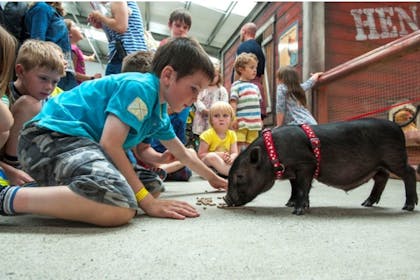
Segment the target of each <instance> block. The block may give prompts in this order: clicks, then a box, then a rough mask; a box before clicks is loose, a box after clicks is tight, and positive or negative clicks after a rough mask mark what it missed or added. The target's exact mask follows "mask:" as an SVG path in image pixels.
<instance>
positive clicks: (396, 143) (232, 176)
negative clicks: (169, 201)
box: [224, 119, 418, 215]
mask: <svg viewBox="0 0 420 280" xmlns="http://www.w3.org/2000/svg"><path fill="white" fill-rule="evenodd" d="M311 127H312V129H313V131H314V132H315V134H316V136H317V137H318V138H319V140H320V149H321V159H320V170H319V171H320V173H319V177H318V178H317V180H318V181H319V182H321V183H324V184H326V185H330V186H333V187H336V188H339V189H342V190H344V191H349V190H351V189H354V188H356V187H358V186H360V185H361V184H363V183H365V182H367V181H368V180H369V179H371V178H373V180H374V186H373V189H372V191H371V193H370V195H369V197H368V198H367V199H366V200H365V201H364V202H363V203H362V205H363V206H367V207H369V206H372V205H373V204H374V203H378V202H379V199H380V197H381V194H382V192H383V190H384V188H385V185H386V182H387V180H388V178H389V172H392V173H394V174H396V175H397V176H399V177H401V179H402V180H403V181H404V185H405V193H406V201H405V205H404V207H403V209H404V210H408V211H412V210H413V209H414V207H415V204H417V202H418V198H417V191H416V175H415V170H414V168H412V167H411V166H409V165H408V163H407V152H406V148H405V139H404V134H403V132H402V130H401V128H400V127H399V126H398V125H396V124H395V123H393V122H391V121H387V120H379V119H362V120H356V121H348V122H336V123H329V124H323V125H315V126H311ZM272 137H273V140H274V146H275V148H276V151H277V156H278V158H279V160H280V162H281V163H282V164H283V165H284V174H283V177H282V179H289V181H290V183H291V186H292V193H291V196H290V199H289V201H288V202H287V204H286V205H287V206H289V207H294V211H293V214H297V215H302V214H304V211H305V209H306V208H308V207H309V191H310V188H311V184H312V180H313V176H314V172H315V170H316V166H317V160H316V158H315V156H314V153H313V150H312V146H311V144H310V142H309V139H308V137H307V136H306V134H305V133H304V131H303V130H302V128H301V127H299V126H283V127H280V128H275V129H273V131H272ZM275 179H276V177H275V172H274V167H273V165H272V163H271V161H270V159H269V157H268V154H267V150H266V148H265V146H264V140H263V138H262V137H259V138H258V139H257V140H255V141H254V142H253V143H252V144H251V145H250V146H249V147H248V148H247V149H246V150H244V151H243V152H242V153H241V154H240V155H239V156H238V157H237V158H236V160H235V161H234V163H233V165H232V167H231V169H230V172H229V178H228V180H229V184H228V191H227V194H226V196H225V197H224V200H225V202H226V204H227V205H228V206H239V205H243V204H246V203H248V202H249V201H251V200H253V199H254V198H255V197H256V196H257V195H258V194H260V193H262V192H265V191H267V190H269V189H270V188H271V187H272V186H273V184H274V181H275Z"/></svg>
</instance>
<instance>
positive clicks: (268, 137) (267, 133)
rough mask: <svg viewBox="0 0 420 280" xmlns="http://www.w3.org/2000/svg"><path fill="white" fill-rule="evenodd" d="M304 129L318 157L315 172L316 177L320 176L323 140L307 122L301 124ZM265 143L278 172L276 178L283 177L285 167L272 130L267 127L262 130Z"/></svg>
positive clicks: (275, 170)
mask: <svg viewBox="0 0 420 280" xmlns="http://www.w3.org/2000/svg"><path fill="white" fill-rule="evenodd" d="M301 128H302V130H303V131H304V132H305V134H306V136H307V137H308V138H309V142H310V143H311V146H312V151H313V153H314V156H315V159H316V170H315V173H314V178H315V179H316V178H318V176H319V169H320V168H319V166H320V162H321V142H320V141H319V138H318V137H316V135H315V132H314V131H313V130H312V128H311V127H310V126H309V125H307V124H302V125H301ZM262 136H263V140H264V145H265V148H266V150H267V153H268V157H269V158H270V161H271V164H272V165H273V167H274V172H275V174H276V179H281V178H282V177H283V174H284V170H285V167H284V165H283V164H282V163H281V162H280V159H279V158H278V156H277V151H276V148H275V147H274V141H273V136H272V134H271V130H270V129H269V128H266V129H264V130H263V132H262Z"/></svg>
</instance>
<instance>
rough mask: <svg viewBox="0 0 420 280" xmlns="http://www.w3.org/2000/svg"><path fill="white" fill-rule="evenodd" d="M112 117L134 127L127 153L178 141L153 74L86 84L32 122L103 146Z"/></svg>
mask: <svg viewBox="0 0 420 280" xmlns="http://www.w3.org/2000/svg"><path fill="white" fill-rule="evenodd" d="M109 113H112V114H114V115H115V116H116V117H118V118H119V119H120V120H121V121H122V122H123V123H125V124H127V125H128V126H129V127H130V131H129V134H128V136H127V139H126V140H125V143H124V145H123V148H124V149H130V148H132V147H134V146H135V145H137V144H139V143H140V142H142V141H143V140H144V139H145V138H157V139H161V140H170V139H173V138H175V133H174V130H173V128H172V126H171V122H170V119H169V116H168V113H167V105H166V103H163V104H161V103H160V102H159V79H158V77H157V76H156V75H154V74H152V73H145V74H142V73H134V72H133V73H122V74H116V75H110V76H106V77H104V78H101V79H97V80H92V81H86V82H84V83H82V84H80V85H79V86H77V87H75V88H73V89H72V90H70V91H67V92H63V93H62V94H60V95H58V96H56V97H54V98H52V99H50V100H49V101H48V102H47V103H46V104H45V105H44V106H43V108H42V110H41V112H40V113H39V114H38V115H36V116H35V117H34V118H33V119H32V120H31V121H30V122H33V121H38V125H40V126H41V127H45V128H48V129H50V130H53V131H57V132H61V133H63V134H67V135H72V136H81V137H87V138H90V139H92V140H93V141H95V142H99V141H100V138H101V135H102V132H103V128H104V125H105V121H106V118H107V116H108V114H109Z"/></svg>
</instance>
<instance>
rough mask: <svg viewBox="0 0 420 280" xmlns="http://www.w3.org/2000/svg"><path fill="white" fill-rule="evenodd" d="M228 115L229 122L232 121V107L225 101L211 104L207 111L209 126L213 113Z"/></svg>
mask: <svg viewBox="0 0 420 280" xmlns="http://www.w3.org/2000/svg"><path fill="white" fill-rule="evenodd" d="M218 112H220V113H228V114H229V115H230V120H231V121H232V120H233V119H234V117H235V116H234V114H233V108H232V106H231V105H230V104H229V103H227V102H226V101H216V102H214V103H213V105H211V107H210V110H209V123H210V125H211V126H213V124H212V122H211V119H212V117H213V115H214V114H215V113H218Z"/></svg>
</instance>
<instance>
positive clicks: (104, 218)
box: [94, 207, 136, 227]
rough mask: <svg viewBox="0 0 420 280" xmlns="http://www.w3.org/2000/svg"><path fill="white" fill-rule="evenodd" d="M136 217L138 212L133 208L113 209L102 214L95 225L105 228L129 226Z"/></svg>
mask: <svg viewBox="0 0 420 280" xmlns="http://www.w3.org/2000/svg"><path fill="white" fill-rule="evenodd" d="M135 215H136V210H134V209H131V208H122V207H112V208H110V209H108V210H106V211H103V212H102V215H101V216H100V217H97V219H96V221H94V224H97V225H99V226H104V227H116V226H122V225H125V224H128V223H129V222H130V221H131V220H132V219H133V218H134V216H135Z"/></svg>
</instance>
